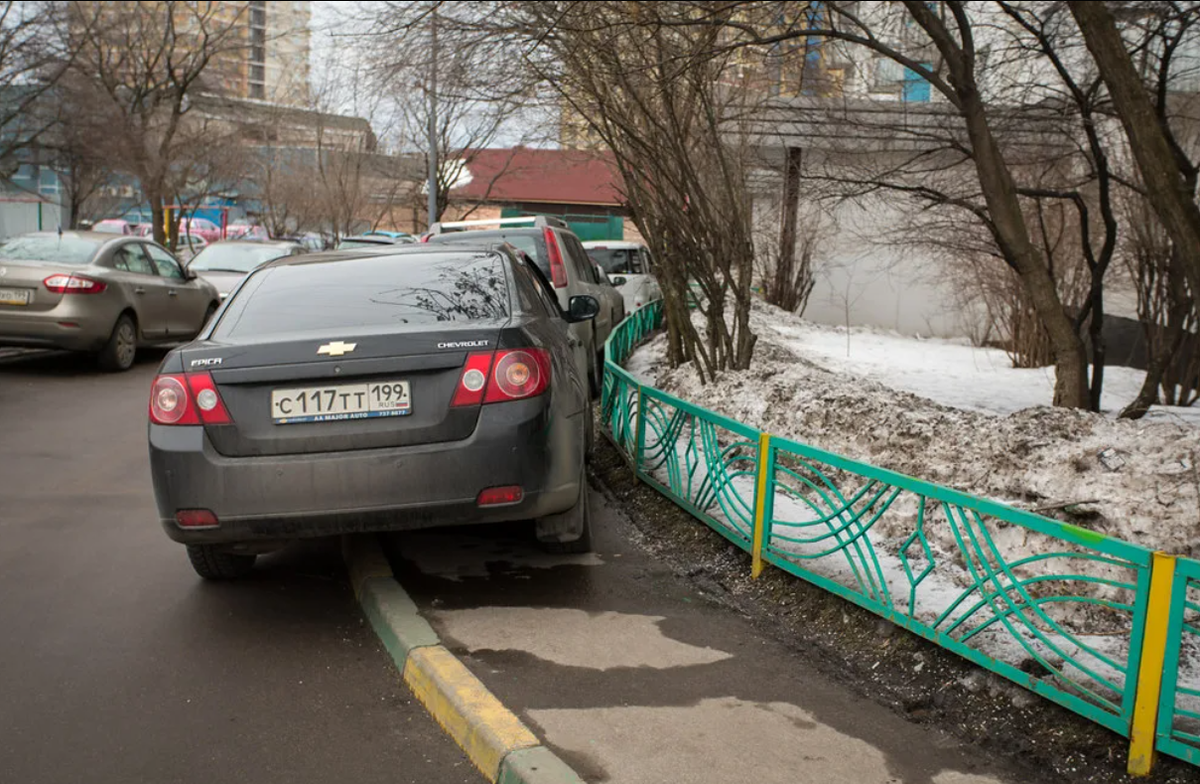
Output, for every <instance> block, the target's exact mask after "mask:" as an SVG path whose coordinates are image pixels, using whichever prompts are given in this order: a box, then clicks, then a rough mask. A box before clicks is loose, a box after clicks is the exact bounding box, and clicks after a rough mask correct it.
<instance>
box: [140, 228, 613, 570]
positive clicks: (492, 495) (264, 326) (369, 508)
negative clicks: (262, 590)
mask: <svg viewBox="0 0 1200 784" xmlns="http://www.w3.org/2000/svg"><path fill="white" fill-rule="evenodd" d="M569 306H570V308H569V310H568V311H567V312H564V311H562V310H561V309H560V306H559V304H558V301H557V300H556V299H555V296H554V289H553V288H552V286H551V285H550V283H549V281H547V280H546V279H545V276H544V275H543V274H542V273H541V271H540V270H538V269H537V267H536V266H535V265H533V264H531V263H527V262H526V261H523V260H521V259H519V258H517V257H516V256H514V255H513V254H512V253H511V252H510V251H509V250H507V249H506V248H503V247H485V246H480V247H474V248H473V247H464V246H458V245H455V246H448V245H438V246H429V245H408V246H396V247H395V248H394V252H393V253H388V254H381V253H379V252H378V251H375V252H371V251H365V250H364V251H342V252H336V253H317V254H309V255H305V256H289V257H285V258H281V259H277V260H275V261H271V262H267V263H266V264H264V265H263V266H260V267H258V268H256V269H255V270H254V271H253V272H251V273H250V274H249V276H248V277H247V278H246V280H245V281H244V282H243V283H242V285H241V286H240V287H239V288H238V289H237V290H235V291H234V293H233V294H232V295H231V296H230V297H229V299H227V300H226V301H225V304H224V305H222V307H221V309H220V310H219V311H218V312H217V314H216V317H215V318H214V319H213V321H212V322H211V323H209V324H208V325H207V326H206V327H205V329H204V331H203V332H202V333H201V334H200V336H199V337H198V338H197V339H196V340H195V341H193V342H191V343H188V344H187V345H185V346H182V347H180V348H177V349H175V350H174V351H172V352H171V353H170V354H168V355H167V357H166V358H165V359H164V360H163V363H162V366H161V367H160V368H159V375H158V376H157V378H156V379H155V381H154V383H153V385H152V387H151V393H150V410H149V418H150V422H149V445H150V470H151V476H152V479H153V484H154V496H155V500H156V502H157V505H158V512H159V519H160V522H161V524H162V526H163V528H164V530H165V531H166V533H167V536H169V537H170V538H172V539H174V540H175V541H177V542H180V543H182V544H184V545H186V546H187V552H188V557H189V559H190V561H191V563H192V566H193V568H194V569H195V570H196V572H197V573H198V574H199V575H200V576H201V577H204V578H206V579H210V580H222V579H233V578H236V577H241V576H244V575H246V574H247V573H249V572H250V570H251V569H252V568H253V565H254V561H255V558H256V557H257V555H259V554H261V553H264V552H269V551H271V550H274V549H276V548H278V547H280V546H282V545H283V544H285V543H286V542H288V541H290V540H293V539H298V538H303V537H314V536H324V535H330V534H340V533H347V532H364V531H384V530H401V529H413V528H424V527H429V526H438V525H448V524H462V523H494V522H502V521H511V520H530V519H531V520H534V521H535V531H536V535H537V538H538V539H539V540H540V541H542V542H543V543H544V544H545V546H546V547H547V548H548V549H550V550H552V551H557V552H586V551H588V550H590V549H591V523H590V518H589V512H588V504H587V479H586V471H585V467H584V464H585V459H586V453H587V450H588V448H589V445H590V442H591V438H592V417H591V410H590V406H589V402H588V387H587V379H586V378H584V377H583V376H582V375H581V374H580V373H579V371H578V370H577V369H576V367H575V363H574V362H573V360H572V349H571V345H570V338H569V335H568V331H567V325H568V323H569V322H573V321H586V320H588V319H591V318H594V317H595V315H596V312H597V311H598V310H599V304H598V303H597V302H596V300H595V299H594V298H592V297H590V296H577V297H573V298H572V299H571V301H570V303H569Z"/></svg>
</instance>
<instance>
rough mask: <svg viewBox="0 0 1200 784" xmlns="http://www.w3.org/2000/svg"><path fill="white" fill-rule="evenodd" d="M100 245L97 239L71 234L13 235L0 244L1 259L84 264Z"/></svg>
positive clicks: (90, 258)
mask: <svg viewBox="0 0 1200 784" xmlns="http://www.w3.org/2000/svg"><path fill="white" fill-rule="evenodd" d="M99 247H100V243H99V242H97V241H96V240H89V239H84V238H83V237H72V236H69V235H63V236H58V235H55V234H50V235H45V236H32V237H29V236H26V237H13V238H12V239H11V240H8V241H7V242H5V243H4V244H3V245H0V259H12V260H14V261H52V262H54V263H55V264H81V265H82V264H87V263H89V262H91V260H92V257H93V256H95V255H96V250H97V249H99Z"/></svg>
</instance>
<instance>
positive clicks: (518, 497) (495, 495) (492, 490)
mask: <svg viewBox="0 0 1200 784" xmlns="http://www.w3.org/2000/svg"><path fill="white" fill-rule="evenodd" d="M524 500H525V490H524V489H523V488H522V487H521V486H520V485H508V486H506V487H489V488H488V489H486V490H481V491H480V493H479V498H477V499H476V500H475V504H476V505H477V506H512V505H513V504H519V503H521V502H522V501H524Z"/></svg>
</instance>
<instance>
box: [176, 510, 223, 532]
mask: <svg viewBox="0 0 1200 784" xmlns="http://www.w3.org/2000/svg"><path fill="white" fill-rule="evenodd" d="M175 524H176V525H178V526H179V527H180V528H193V529H195V528H220V527H221V521H220V520H218V519H217V516H216V515H215V514H213V513H212V512H211V511H210V510H208V509H180V510H179V511H178V512H176V513H175Z"/></svg>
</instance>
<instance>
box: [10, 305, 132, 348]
mask: <svg viewBox="0 0 1200 784" xmlns="http://www.w3.org/2000/svg"><path fill="white" fill-rule="evenodd" d="M72 310H76V309H67V308H64V307H57V308H54V309H53V310H45V311H24V312H23V311H19V310H8V309H5V310H3V311H0V346H22V347H25V348H61V349H67V350H69V351H99V350H100V349H101V348H103V347H104V344H105V342H107V340H108V337H109V335H110V334H111V333H112V328H113V324H114V323H116V318H115V317H114V318H113V320H112V322H107V321H103V320H101V319H98V318H96V317H95V316H92V315H89V314H85V313H79V312H72ZM70 325H74V326H70Z"/></svg>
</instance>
